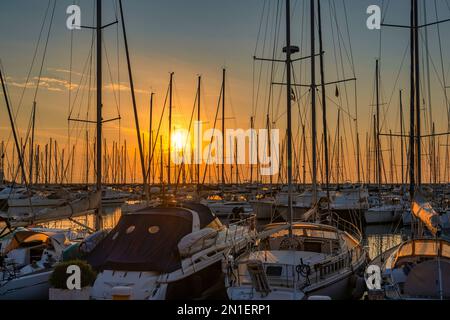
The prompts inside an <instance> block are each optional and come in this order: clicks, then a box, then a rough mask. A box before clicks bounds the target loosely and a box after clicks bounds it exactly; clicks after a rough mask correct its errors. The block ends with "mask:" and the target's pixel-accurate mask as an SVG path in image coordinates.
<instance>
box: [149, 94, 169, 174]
mask: <svg viewBox="0 0 450 320" xmlns="http://www.w3.org/2000/svg"><path fill="white" fill-rule="evenodd" d="M169 90H170V85H169V86H168V87H167V91H166V97H165V98H164V104H163V109H162V111H161V117H160V118H159V124H158V130H157V131H156V135H155V142H154V143H153V146H152V156H151V157H150V162H152V161H153V156H154V155H155V148H156V145H157V144H158V137H159V131H160V129H161V125H162V120H163V117H164V112H165V110H166V105H167V98H168V97H169ZM149 169H150V168H149ZM148 174H149V172H147V176H148Z"/></svg>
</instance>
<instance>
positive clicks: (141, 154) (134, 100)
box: [119, 0, 149, 201]
mask: <svg viewBox="0 0 450 320" xmlns="http://www.w3.org/2000/svg"><path fill="white" fill-rule="evenodd" d="M119 7H120V17H121V21H122V31H123V40H124V44H125V52H126V57H127V67H128V77H129V80H130V89H131V99H132V102H133V111H134V122H135V125H136V135H137V140H138V146H139V156H140V160H141V170H142V180H143V184H144V192H145V196H146V198H147V201H148V200H149V194H148V184H147V174H146V172H145V159H144V151H143V150H144V149H143V147H142V141H141V135H140V132H141V130H140V129H139V117H138V114H137V106H136V95H135V93H134V82H133V74H132V72H131V62H130V52H129V50H128V41H127V32H126V29H125V21H124V17H123V8H122V0H119Z"/></svg>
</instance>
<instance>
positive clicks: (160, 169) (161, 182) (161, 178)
mask: <svg viewBox="0 0 450 320" xmlns="http://www.w3.org/2000/svg"><path fill="white" fill-rule="evenodd" d="M159 156H160V159H159V162H160V163H159V166H160V168H159V183H160V184H161V186H162V187H163V188H164V180H163V179H164V154H163V142H162V136H159Z"/></svg>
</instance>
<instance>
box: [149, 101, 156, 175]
mask: <svg viewBox="0 0 450 320" xmlns="http://www.w3.org/2000/svg"><path fill="white" fill-rule="evenodd" d="M154 95H155V94H154V93H153V92H152V93H151V94H150V118H149V128H148V134H149V138H148V182H149V183H150V175H151V176H152V178H153V180H154V179H155V177H153V174H151V173H153V172H152V162H153V150H152V149H153V128H152V125H153V96H154Z"/></svg>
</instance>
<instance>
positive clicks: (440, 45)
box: [434, 0, 450, 128]
mask: <svg viewBox="0 0 450 320" xmlns="http://www.w3.org/2000/svg"><path fill="white" fill-rule="evenodd" d="M434 10H435V13H436V19H439V17H438V9H437V3H436V0H434ZM437 21H439V20H437ZM436 27H437V33H438V39H439V42H438V43H439V54H440V59H441V60H440V62H441V70H442V81H443V84H444V88H446V87H447V86H446V81H445V71H444V58H443V53H442V40H441V27H440V25H439V24H437V25H436ZM444 96H445V105H446V107H447V117H448V127H449V128H450V106H449V104H448V96H447V91H446V90H445V89H444Z"/></svg>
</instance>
